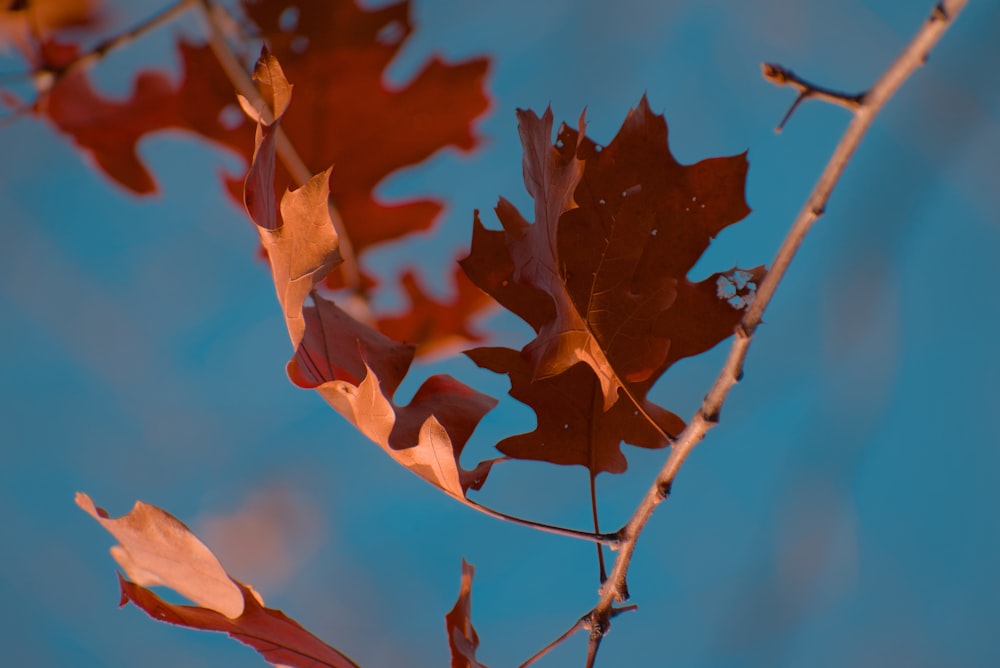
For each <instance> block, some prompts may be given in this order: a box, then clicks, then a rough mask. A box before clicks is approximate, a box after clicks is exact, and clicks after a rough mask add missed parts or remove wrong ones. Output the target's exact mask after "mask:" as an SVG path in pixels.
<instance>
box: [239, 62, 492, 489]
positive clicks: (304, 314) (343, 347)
mask: <svg viewBox="0 0 1000 668" xmlns="http://www.w3.org/2000/svg"><path fill="white" fill-rule="evenodd" d="M272 58H273V56H270V55H269V54H268V53H266V52H264V53H262V55H261V59H260V61H258V70H261V69H265V70H266V71H267V72H268V73H270V76H272V77H274V81H275V85H277V86H278V87H279V88H281V89H284V88H286V86H285V85H284V83H282V79H281V77H280V72H281V70H280V68H279V67H277V65H276V63H275V64H272V63H270V60H271V59H272ZM292 108H294V105H292ZM281 120H282V116H281V115H279V116H278V117H277V118H276V119H275V120H274V122H273V123H267V122H263V120H262V121H261V122H260V123H259V125H260V128H259V130H258V132H257V145H256V147H255V150H254V156H253V163H252V164H251V167H250V175H249V176H248V177H247V181H246V186H245V195H244V198H245V200H246V202H247V210H248V211H249V212H250V214H251V218H252V219H253V220H254V222H255V223H256V224H257V226H258V230H259V231H260V234H261V239H262V240H263V241H264V246H265V248H266V249H267V252H268V259H269V261H270V263H271V267H272V273H273V275H274V282H275V287H276V289H277V292H278V299H279V301H280V302H281V305H282V308H283V310H284V315H285V323H286V325H287V327H288V333H289V337H290V338H291V340H292V345H293V347H294V348H295V355H294V357H293V358H292V360H291V361H290V362H289V364H288V375H289V378H291V380H292V382H294V383H295V384H297V385H299V386H300V387H306V388H313V389H316V390H317V391H318V392H319V393H320V394H321V395H322V396H323V398H325V399H326V400H327V402H329V403H330V405H331V406H333V407H334V408H335V409H336V410H337V411H338V412H339V413H340V414H341V415H343V416H344V417H345V418H346V419H347V420H348V421H349V422H350V423H351V424H353V425H354V426H355V427H357V428H358V429H359V430H360V431H361V432H362V433H363V434H364V435H365V436H367V437H368V438H369V439H371V440H372V441H374V442H375V443H377V444H378V445H380V446H381V447H382V448H383V449H384V450H385V451H386V452H387V453H388V454H389V455H390V456H391V457H392V458H393V459H395V460H396V461H397V462H399V463H400V464H402V465H403V466H405V467H406V468H408V469H410V470H411V471H413V472H414V473H416V474H417V475H419V476H420V477H422V478H424V479H425V480H427V481H428V482H430V483H432V484H434V485H436V486H437V487H439V488H440V489H442V490H443V491H444V492H446V493H447V494H450V495H451V496H453V497H455V498H457V499H459V500H461V501H465V500H466V497H465V495H466V492H467V491H468V490H469V488H470V487H472V488H476V489H478V488H479V486H481V485H482V484H483V482H484V481H485V479H486V476H487V475H488V473H489V471H490V468H491V467H492V465H493V463H494V460H489V461H485V462H481V463H480V464H479V465H478V466H477V467H476V468H474V469H473V470H471V471H467V470H465V469H463V468H462V467H461V465H460V463H459V459H460V457H461V453H462V449H463V448H464V447H465V443H466V441H468V439H469V437H470V436H471V435H472V431H473V430H474V429H475V427H476V425H477V424H478V423H479V421H480V420H481V419H482V417H483V415H485V414H486V413H487V412H488V411H489V410H490V409H492V408H493V406H494V405H495V404H496V401H495V400H494V399H493V398H492V397H488V396H486V395H485V394H482V393H480V392H476V391H475V390H473V389H471V388H469V387H467V386H465V385H463V384H462V383H459V382H458V381H457V380H455V379H454V378H451V377H450V376H432V377H431V378H429V379H427V380H426V381H425V382H424V384H423V385H422V386H421V387H420V389H419V390H418V391H417V393H416V394H415V395H414V397H413V399H412V401H411V402H410V403H409V404H408V405H407V406H397V405H396V404H395V403H394V402H393V396H394V394H395V392H396V389H397V388H398V387H399V384H400V383H401V382H402V380H403V378H404V376H405V375H406V372H407V371H408V370H409V368H410V364H411V363H412V361H413V356H414V350H415V349H414V347H413V346H412V345H407V344H403V343H398V342H396V341H393V340H391V339H390V338H388V337H387V336H385V335H384V334H382V333H380V332H378V331H377V330H375V329H373V328H372V327H369V326H368V325H365V324H362V323H360V322H358V321H357V320H355V319H354V318H352V317H351V316H349V315H348V314H347V313H345V312H344V311H343V310H342V309H341V308H340V307H339V306H337V305H336V304H335V303H334V302H332V301H330V300H329V299H326V298H324V297H322V296H320V295H319V294H317V293H316V292H315V291H313V288H314V287H315V286H316V285H317V284H319V283H320V282H322V281H323V279H324V278H325V277H326V275H327V274H328V273H329V272H330V270H331V269H333V268H334V267H335V266H336V265H337V264H338V263H339V262H340V258H339V255H338V254H337V251H336V243H337V238H336V235H335V234H334V232H333V223H332V221H331V220H330V218H329V215H328V212H327V209H326V201H327V190H326V184H327V180H328V177H329V171H327V172H325V173H324V174H321V175H319V176H318V177H314V178H313V179H312V180H310V182H309V183H307V184H306V185H305V186H303V187H302V188H299V189H298V190H296V191H293V192H289V193H285V195H284V197H282V199H281V212H282V221H283V222H282V224H281V225H278V223H277V222H276V221H275V219H274V217H273V216H274V210H275V206H274V202H273V199H274V188H273V185H272V184H270V183H268V182H267V176H268V175H269V174H271V173H273V172H272V171H271V170H270V169H269V166H270V165H272V164H273V162H274V158H275V156H274V153H275V146H274V142H273V141H271V138H272V137H273V136H274V132H275V130H276V129H277V127H278V124H279V123H280V122H281ZM310 296H311V299H312V306H307V307H306V306H305V302H306V300H307V298H309V297H310Z"/></svg>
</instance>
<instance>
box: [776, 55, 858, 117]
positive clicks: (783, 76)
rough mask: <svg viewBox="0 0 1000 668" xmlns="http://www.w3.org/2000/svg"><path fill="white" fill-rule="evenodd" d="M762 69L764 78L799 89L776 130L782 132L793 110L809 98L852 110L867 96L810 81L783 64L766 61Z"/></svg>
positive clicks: (779, 84)
mask: <svg viewBox="0 0 1000 668" xmlns="http://www.w3.org/2000/svg"><path fill="white" fill-rule="evenodd" d="M761 69H762V70H763V74H764V78H765V79H767V80H768V81H770V82H771V83H773V84H776V85H778V86H791V87H793V88H795V89H797V90H798V91H799V95H798V97H796V98H795V101H794V102H792V106H791V107H789V108H788V111H787V112H785V116H784V117H783V118H782V119H781V122H780V123H778V127H776V128H775V131H776V132H781V129H782V128H784V127H785V123H787V122H788V119H789V118H791V117H792V112H794V111H795V110H796V109H797V108H798V106H799V104H801V103H802V101H803V100H805V99H807V98H810V97H814V98H816V99H817V100H823V101H824V102H829V103H830V104H839V105H840V106H842V107H846V108H847V109H850V110H851V111H854V110H855V109H857V108H858V107H859V106H860V105H861V103H862V102H863V101H864V98H865V94H864V93H858V94H857V95H849V94H848V93H841V92H839V91H835V90H831V89H829V88H824V87H823V86H817V85H816V84H812V83H809V82H808V81H806V80H805V79H802V78H800V77H798V76H797V75H796V74H795V73H794V72H792V71H791V70H789V69H785V68H784V67H782V66H781V65H775V64H773V63H764V64H763V65H761Z"/></svg>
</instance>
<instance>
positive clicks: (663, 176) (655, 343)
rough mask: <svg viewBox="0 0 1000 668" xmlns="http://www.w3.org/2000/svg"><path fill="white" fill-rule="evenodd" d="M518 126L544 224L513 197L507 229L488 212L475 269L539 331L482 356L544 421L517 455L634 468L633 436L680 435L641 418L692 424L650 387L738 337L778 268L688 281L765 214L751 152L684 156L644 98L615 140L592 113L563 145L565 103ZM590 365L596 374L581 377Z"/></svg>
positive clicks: (645, 439)
mask: <svg viewBox="0 0 1000 668" xmlns="http://www.w3.org/2000/svg"><path fill="white" fill-rule="evenodd" d="M518 120H519V125H518V129H519V132H520V135H521V142H522V145H523V147H524V162H523V169H524V180H525V185H526V187H527V189H528V192H529V193H530V194H531V196H532V197H533V199H534V201H535V222H534V223H530V222H528V221H527V220H525V218H524V217H523V216H522V215H521V214H520V212H518V211H517V209H516V208H515V207H514V206H513V205H512V204H511V203H510V202H508V201H507V200H505V199H502V198H501V199H500V202H499V204H498V205H497V208H496V213H497V217H498V218H499V220H500V222H501V224H502V226H503V229H502V230H488V229H486V228H485V227H484V226H483V225H482V223H481V222H480V221H479V218H478V215H477V216H476V219H475V221H474V225H473V240H472V249H471V252H470V255H469V257H467V258H466V259H465V260H463V261H462V267H463V268H464V269H465V270H466V273H467V274H468V275H469V277H470V279H472V281H473V282H474V283H476V284H477V285H479V287H481V288H482V289H483V290H485V291H486V292H487V293H489V294H490V295H491V296H493V297H494V298H495V299H496V300H497V301H498V302H499V303H500V304H501V305H503V306H504V307H506V308H507V309H509V310H511V311H512V312H514V313H515V314H517V315H518V316H519V317H521V318H522V319H524V320H525V321H526V322H527V323H528V324H530V325H531V326H532V327H533V328H534V329H535V331H536V333H537V336H536V337H535V339H533V340H532V341H531V342H530V343H529V344H528V345H527V346H525V347H524V348H523V350H522V351H521V353H520V355H511V354H510V352H512V351H504V350H503V349H497V348H487V349H479V350H478V351H473V352H471V353H470V356H471V357H472V359H473V360H474V361H475V362H476V363H477V364H479V365H480V366H483V367H486V368H489V369H491V370H493V371H496V372H498V373H506V374H508V375H510V377H511V387H512V389H511V394H512V395H514V396H515V397H517V398H521V399H522V400H526V403H528V404H529V405H531V406H532V407H533V408H534V409H535V412H536V414H537V415H538V421H539V426H538V429H536V431H535V432H533V433H532V434H531V435H530V438H528V437H523V438H522V437H514V438H513V439H507V440H506V441H504V442H503V443H501V444H500V446H499V448H500V450H501V451H502V452H504V453H505V454H508V455H511V456H514V457H519V458H529V459H541V460H545V461H554V462H558V463H577V464H582V465H585V466H588V467H589V468H590V469H591V471H592V472H594V473H597V472H600V471H610V472H619V471H623V470H624V469H625V460H624V457H623V456H622V455H621V453H620V451H619V450H618V441H619V440H622V439H624V440H625V441H626V442H629V443H632V444H634V445H642V446H644V447H663V446H665V445H666V444H667V443H666V440H665V439H664V438H663V437H662V436H660V435H659V434H655V433H654V437H653V438H650V434H649V429H647V428H642V427H639V425H638V424H637V420H639V419H645V417H644V416H643V415H642V413H643V411H645V412H646V413H647V414H648V415H649V416H650V417H651V418H652V419H654V420H655V421H656V422H657V424H658V425H660V428H661V429H662V430H663V431H664V432H665V433H666V434H668V435H676V433H677V431H678V430H679V429H680V428H682V427H683V422H682V421H681V420H680V418H678V417H677V416H676V415H673V414H672V413H669V412H668V411H664V410H662V409H658V407H657V408H654V407H653V405H652V404H651V403H650V402H647V401H646V398H645V397H646V393H647V392H648V390H649V388H650V387H652V385H653V384H654V383H655V382H656V380H657V379H658V378H659V377H660V376H661V375H662V374H663V373H664V372H665V371H666V370H667V368H669V367H670V365H672V364H673V363H674V362H676V361H677V360H678V359H681V358H683V357H688V356H691V355H695V354H698V353H701V352H704V351H705V350H708V349H709V348H711V347H713V346H715V345H716V344H718V343H719V342H720V341H722V340H723V339H725V338H727V337H728V336H729V335H730V334H732V332H733V328H734V327H735V326H736V325H737V323H738V322H739V320H740V318H741V317H742V315H743V308H744V307H745V306H746V305H747V304H748V303H750V301H752V299H753V295H754V291H755V290H756V286H757V284H758V283H759V281H760V280H761V279H762V278H763V276H764V268H763V267H757V268H755V269H751V270H746V271H744V270H740V269H733V270H730V271H728V272H723V273H718V274H713V275H712V276H710V277H708V278H707V279H705V280H703V281H700V282H697V283H695V282H691V281H689V280H688V279H687V273H688V272H689V271H690V270H691V268H692V267H693V266H694V264H695V262H697V260H698V258H699V257H700V256H701V255H702V253H703V252H704V251H705V249H706V248H708V245H709V243H710V242H711V240H712V238H713V237H714V236H715V235H716V234H718V233H719V231H721V230H722V229H723V228H725V227H726V226H728V225H731V224H733V223H735V222H738V221H739V220H741V219H742V218H744V217H745V216H746V215H747V214H748V213H749V212H750V209H749V207H747V204H746V201H745V199H744V188H745V179H746V168H747V162H746V155H745V154H742V155H737V156H730V157H724V158H710V159H707V160H703V161H701V162H699V163H696V164H694V165H681V164H680V163H678V162H677V161H676V160H675V159H674V157H673V155H671V153H670V149H669V147H668V145H667V125H666V121H665V120H664V118H663V116H661V115H657V114H654V113H652V111H651V110H650V108H649V104H648V102H647V100H646V98H645V97H643V98H642V100H641V101H640V103H639V106H638V107H637V108H636V109H633V110H631V111H630V112H629V114H628V116H627V117H626V119H625V122H624V123H623V125H622V128H621V130H620V131H619V132H618V134H617V136H616V137H615V138H614V139H613V140H612V141H611V143H610V144H608V145H607V146H606V147H603V148H601V147H599V146H598V145H596V144H595V143H594V142H593V141H592V140H591V139H589V138H587V137H586V136H585V134H584V130H585V126H584V123H583V120H582V119H581V121H580V123H579V129H576V130H574V129H572V128H569V127H567V126H566V125H563V126H562V127H561V128H560V131H559V135H558V139H557V141H556V143H555V144H554V145H553V144H552V143H551V136H552V113H551V111H550V110H549V111H546V113H545V114H544V115H543V116H542V117H541V118H539V117H538V116H536V115H535V114H534V113H533V112H531V111H518ZM581 363H583V364H585V365H586V366H587V367H589V369H588V371H589V373H587V372H584V371H582V370H579V369H576V370H574V369H575V368H576V367H577V366H578V365H579V364H581ZM533 383H547V385H545V387H546V391H542V390H539V389H537V388H534V387H532V384H533ZM595 383H596V384H595ZM591 386H594V387H593V391H592V393H588V391H587V390H585V389H584V387H591ZM581 402H582V403H581ZM637 403H639V404H641V409H640V406H637ZM602 413H603V414H602ZM559 426H562V433H561V434H560V433H559V429H558V427H559ZM647 427H649V425H648V421H647ZM654 432H655V430H654ZM531 439H534V441H535V445H533V444H532V440H531Z"/></svg>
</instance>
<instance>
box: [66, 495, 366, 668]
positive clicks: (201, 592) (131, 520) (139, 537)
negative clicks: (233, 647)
mask: <svg viewBox="0 0 1000 668" xmlns="http://www.w3.org/2000/svg"><path fill="white" fill-rule="evenodd" d="M76 503H77V505H79V506H80V507H81V508H83V509H84V510H85V511H86V512H87V513H88V514H89V515H90V516H91V517H93V518H94V519H95V520H97V521H98V522H100V523H101V525H102V526H103V527H104V528H105V529H107V530H108V531H109V532H111V534H112V535H113V536H114V537H115V538H117V539H118V540H119V541H120V543H121V544H120V545H116V546H115V547H113V548H111V554H112V556H114V558H115V560H116V561H117V562H118V564H119V565H120V566H121V567H122V569H123V570H125V572H126V573H127V574H128V576H129V577H130V578H132V579H133V580H134V582H130V581H128V580H126V579H125V578H123V577H122V576H121V575H120V574H119V576H118V583H119V586H120V588H121V594H122V598H121V605H125V604H126V603H128V602H130V601H131V602H132V603H134V604H135V605H136V606H138V607H139V608H141V609H142V610H143V611H144V612H145V613H146V614H148V615H149V616H150V617H152V618H153V619H156V620H159V621H162V622H167V623H169V624H177V625H179V626H185V627H187V628H192V629H199V630H203V631H221V632H223V633H228V634H229V635H230V636H231V637H233V638H235V639H236V640H239V641H240V642H242V643H244V644H246V645H249V646H250V647H253V648H254V649H255V650H257V651H258V652H259V653H260V655H261V656H263V657H264V659H266V660H267V661H269V662H271V663H273V664H276V665H282V666H291V667H293V668H357V664H356V663H354V662H353V661H351V660H350V659H349V658H347V657H346V656H345V655H344V654H342V653H341V652H339V651H338V650H336V649H334V648H333V647H331V646H329V645H327V644H326V643H324V642H323V641H322V640H320V639H319V638H317V637H316V636H314V635H313V634H311V633H309V632H308V631H307V630H305V629H304V628H302V626H301V625H299V623H298V622H296V621H295V620H294V619H291V618H290V617H287V616H286V615H285V614H284V613H282V612H281V611H280V610H275V609H273V608H267V607H264V604H263V601H261V600H260V597H259V596H258V595H257V594H256V592H254V591H253V590H252V589H251V588H250V587H249V586H248V585H245V584H243V583H242V582H239V581H237V580H234V579H232V578H231V577H230V576H229V575H228V574H227V573H226V572H225V570H224V569H223V568H222V565H221V564H220V563H219V561H218V559H216V558H215V555H213V554H212V553H211V551H210V550H209V549H208V548H207V547H205V545H204V544H203V543H202V542H201V541H200V540H198V538H197V537H196V536H195V535H194V534H193V533H191V531H190V530H189V529H188V528H187V527H186V526H184V524H182V523H181V522H180V521H179V520H178V519H177V518H175V517H174V516H173V515H171V514H170V513H168V512H166V511H164V510H161V509H160V508H157V507H156V506H151V505H148V504H145V503H143V502H141V501H137V502H136V504H135V506H134V507H133V508H132V510H131V511H130V512H129V513H128V514H127V515H123V516H122V517H119V518H118V519H111V518H109V517H108V513H107V512H106V511H105V510H104V509H102V508H97V507H96V506H95V505H94V502H93V501H91V499H90V497H89V496H87V495H86V494H83V493H82V492H78V493H77V495H76ZM144 585H165V586H167V587H170V588H172V589H174V590H175V591H177V592H178V593H180V594H182V595H184V596H185V597H186V598H189V599H191V600H192V601H194V602H195V603H198V604H199V606H190V605H175V604H173V603H167V602H166V601H164V600H163V599H161V598H160V597H159V596H157V595H156V594H154V593H153V592H152V591H150V590H149V589H147V588H146V587H145V586H144Z"/></svg>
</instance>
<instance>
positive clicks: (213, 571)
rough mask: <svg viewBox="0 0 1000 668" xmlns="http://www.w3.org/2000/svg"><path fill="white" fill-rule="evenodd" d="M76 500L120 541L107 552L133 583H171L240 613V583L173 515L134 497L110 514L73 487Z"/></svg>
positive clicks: (203, 601)
mask: <svg viewBox="0 0 1000 668" xmlns="http://www.w3.org/2000/svg"><path fill="white" fill-rule="evenodd" d="M76 505H78V506H80V507H81V508H83V510H84V511H86V512H87V514H89V515H90V516H91V517H93V518H94V519H95V520H97V521H98V522H99V523H100V524H101V526H103V527H104V528H105V529H107V530H108V532H110V533H111V535H113V536H114V537H115V538H117V539H118V541H119V542H120V543H121V544H120V545H116V546H115V547H113V548H111V556H113V557H114V558H115V561H117V562H118V565H119V566H121V567H122V569H123V570H124V571H125V572H126V573H127V574H128V576H129V577H130V578H132V579H133V580H135V581H136V582H140V583H142V584H144V585H164V586H166V587H170V588H171V589H174V590H175V591H177V592H178V593H180V594H182V595H183V596H185V597H187V598H189V599H191V600H192V601H194V602H195V603H198V604H199V605H201V606H204V607H206V608H210V609H211V610H213V611H215V612H217V613H219V614H220V615H222V616H224V617H228V618H229V619H235V618H237V617H239V616H240V615H241V614H243V598H244V597H243V594H242V593H241V591H240V588H239V587H238V586H237V585H236V584H235V583H234V582H233V580H232V579H231V578H230V577H229V575H228V574H227V573H226V571H225V570H224V569H223V568H222V564H220V563H219V560H218V559H216V558H215V555H214V554H212V552H211V550H209V549H208V548H207V547H205V545H204V543H202V542H201V541H200V540H198V538H197V537H196V536H195V535H194V534H193V533H191V531H190V530H189V529H188V528H187V527H186V526H184V525H183V524H182V523H181V522H180V521H179V520H178V519H176V518H175V517H174V516H173V515H171V514H169V513H167V512H165V511H163V510H160V509H159V508H157V507H156V506H151V505H148V504H146V503H143V502H142V501H136V503H135V506H134V507H133V508H132V510H131V511H129V513H128V514H127V515H123V516H122V517H119V518H118V519H111V518H109V517H108V513H107V512H106V511H105V510H104V509H103V508H98V507H96V506H95V505H94V502H93V501H92V500H91V499H90V497H89V496H87V495H86V494H84V493H83V492H77V494H76Z"/></svg>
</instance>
